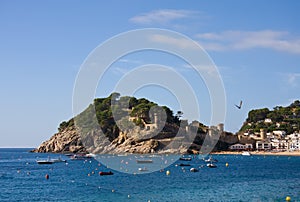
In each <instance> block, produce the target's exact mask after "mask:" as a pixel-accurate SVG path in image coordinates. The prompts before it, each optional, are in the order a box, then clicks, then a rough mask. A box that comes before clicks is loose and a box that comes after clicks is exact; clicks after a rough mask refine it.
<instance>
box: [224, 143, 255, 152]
mask: <svg viewBox="0 0 300 202" xmlns="http://www.w3.org/2000/svg"><path fill="white" fill-rule="evenodd" d="M229 149H230V150H232V151H245V150H252V149H253V145H252V144H234V145H231V146H230V147H229Z"/></svg>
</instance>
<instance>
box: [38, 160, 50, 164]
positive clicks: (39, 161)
mask: <svg viewBox="0 0 300 202" xmlns="http://www.w3.org/2000/svg"><path fill="white" fill-rule="evenodd" d="M36 162H37V163H38V164H52V163H54V162H53V161H52V160H50V159H45V160H37V161H36Z"/></svg>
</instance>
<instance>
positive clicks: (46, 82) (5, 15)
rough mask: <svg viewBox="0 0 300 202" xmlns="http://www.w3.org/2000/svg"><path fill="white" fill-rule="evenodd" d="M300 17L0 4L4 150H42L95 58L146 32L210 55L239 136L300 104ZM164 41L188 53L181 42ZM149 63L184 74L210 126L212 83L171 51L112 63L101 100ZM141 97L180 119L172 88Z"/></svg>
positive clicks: (236, 6) (145, 4)
mask: <svg viewBox="0 0 300 202" xmlns="http://www.w3.org/2000/svg"><path fill="white" fill-rule="evenodd" d="M299 9H300V2H298V1H292V0H289V1H279V0H275V1H272V2H271V1H258V0H251V1H250V0H245V1H238V0H228V1H217V0H212V1H202V0H191V1H171V0H166V1H158V0H152V1H138V0H131V1H121V0H120V1H116V0H111V1H79V0H72V1H71V0H64V1H58V0H51V1H50V0H45V1H37V0H27V1H21V0H13V1H10V0H0V95H1V99H0V113H1V115H0V121H1V124H0V137H1V140H0V147H37V146H38V145H39V144H40V143H41V142H43V141H45V140H47V139H49V138H50V137H51V136H52V135H53V134H54V133H55V132H57V127H58V125H59V123H60V122H61V121H63V120H69V119H70V118H71V117H72V116H73V111H72V104H73V90H74V85H75V83H76V78H77V77H78V73H79V71H80V67H82V64H83V63H84V61H86V59H87V58H88V56H89V55H90V54H91V53H92V51H93V50H94V49H95V48H96V47H98V46H99V45H100V44H103V43H104V42H105V41H107V40H109V39H111V38H113V37H115V36H116V35H119V34H121V33H124V32H128V31H130V30H135V29H145V28H160V29H166V30H171V31H175V32H177V33H180V34H182V35H184V36H186V37H188V38H190V39H192V40H194V41H195V42H197V43H199V45H200V46H201V47H202V48H204V50H205V51H206V52H207V54H208V56H209V57H210V58H211V60H212V61H213V63H214V64H215V65H216V67H217V69H218V72H219V73H220V77H221V78H222V82H223V86H224V91H225V95H226V103H225V105H226V117H225V120H224V123H225V129H226V130H227V131H231V132H237V131H238V130H239V129H240V127H241V125H242V124H243V122H244V121H245V119H246V118H247V114H248V112H249V110H251V109H257V108H262V107H267V108H269V109H272V108H273V107H275V106H278V105H283V106H287V105H289V104H290V103H291V102H293V101H294V100H296V99H300V96H299V92H300V26H299V22H298V20H297V19H299ZM160 40H161V41H160V42H162V43H167V44H169V45H170V44H171V45H174V47H175V46H177V47H181V48H182V49H188V48H189V46H188V45H187V44H185V41H184V40H181V41H178V40H175V39H174V40H173V39H172V40H170V38H166V37H165V38H160ZM129 43H130V42H129ZM147 64H161V65H164V66H170V67H173V68H174V69H175V70H176V71H177V72H179V74H180V75H182V76H183V77H184V78H185V79H186V80H187V81H188V82H189V83H190V84H191V86H192V87H193V89H194V90H195V94H196V97H197V98H198V101H199V106H198V107H199V109H200V117H199V121H201V122H203V123H204V124H207V125H209V124H210V118H211V112H212V110H211V109H212V106H211V101H210V97H209V96H210V94H209V91H208V89H207V86H206V85H205V82H203V80H201V79H199V77H197V76H196V74H195V71H193V69H192V68H190V67H188V66H187V64H186V62H185V61H183V60H182V59H180V58H178V57H176V56H174V55H170V54H168V53H164V52H159V51H153V50H148V51H143V52H137V53H132V54H128V55H125V56H122V57H121V58H119V60H118V61H114V63H113V64H112V65H111V67H110V68H109V70H108V71H107V72H105V75H104V76H103V79H102V80H101V81H99V83H98V86H97V91H96V93H95V97H106V96H108V95H109V94H110V93H111V92H112V91H113V90H114V87H115V85H116V83H117V82H118V81H119V80H120V79H121V78H123V76H124V75H126V73H128V72H130V71H131V70H133V69H135V68H136V67H137V66H141V65H147ZM135 96H137V97H146V98H148V99H150V100H153V101H155V102H158V103H159V104H161V105H168V106H169V107H170V108H171V109H172V110H173V111H175V112H176V111H177V110H180V100H179V101H178V100H176V95H174V94H172V92H170V91H169V90H168V89H163V88H159V87H157V86H156V87H155V86H152V87H151V86H145V87H144V88H142V89H139V90H138V91H137V92H136V94H135ZM240 100H243V107H242V109H241V110H238V109H237V108H236V107H235V106H234V105H235V104H238V103H239V102H240ZM183 118H187V119H188V118H189V117H188V114H184V116H183Z"/></svg>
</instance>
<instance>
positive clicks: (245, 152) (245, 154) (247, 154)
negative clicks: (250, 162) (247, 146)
mask: <svg viewBox="0 0 300 202" xmlns="http://www.w3.org/2000/svg"><path fill="white" fill-rule="evenodd" d="M242 155H243V156H251V153H250V152H247V151H244V152H243V153H242Z"/></svg>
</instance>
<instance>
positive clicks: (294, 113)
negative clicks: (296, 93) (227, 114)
mask: <svg viewBox="0 0 300 202" xmlns="http://www.w3.org/2000/svg"><path fill="white" fill-rule="evenodd" d="M260 129H265V131H267V132H272V131H274V130H283V131H285V132H286V133H287V134H291V133H293V132H295V131H299V130H300V101H299V100H296V101H295V102H293V103H292V104H290V105H289V106H287V107H282V106H276V107H274V108H273V110H269V109H268V108H263V109H255V110H251V111H250V112H249V113H248V118H247V119H246V122H245V123H244V124H243V126H242V127H241V129H240V132H259V131H260Z"/></svg>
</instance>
